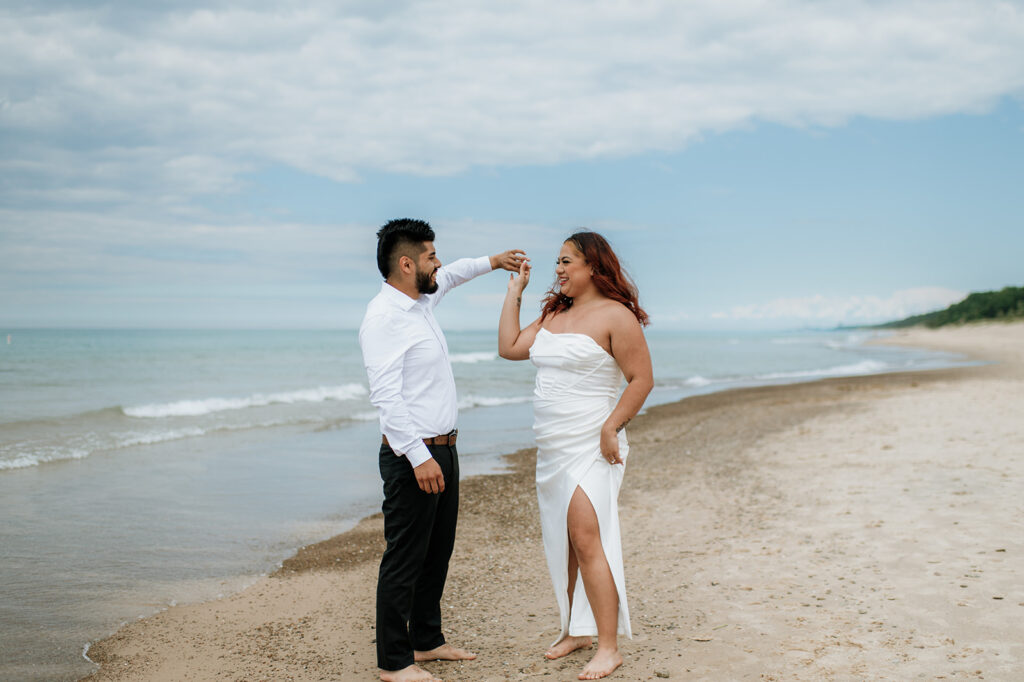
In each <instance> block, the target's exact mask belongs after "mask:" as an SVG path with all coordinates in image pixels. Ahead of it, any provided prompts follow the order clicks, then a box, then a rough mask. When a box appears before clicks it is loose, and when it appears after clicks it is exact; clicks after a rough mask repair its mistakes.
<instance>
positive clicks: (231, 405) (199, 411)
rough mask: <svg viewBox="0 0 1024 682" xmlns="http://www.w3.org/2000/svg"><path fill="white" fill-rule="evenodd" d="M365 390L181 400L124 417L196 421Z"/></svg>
mask: <svg viewBox="0 0 1024 682" xmlns="http://www.w3.org/2000/svg"><path fill="white" fill-rule="evenodd" d="M366 393H367V391H366V387H365V386H363V385H362V384H343V385H341V386H320V387H318V388H309V389H304V390H300V391H285V392H282V393H256V394H255V395H251V396H248V397H246V398H205V399H200V400H179V401H176V402H173V403H155V404H151V405H140V406H137V407H126V408H124V410H123V411H124V413H125V414H126V415H127V416H129V417H140V418H158V417H196V416H199V415H203V414H210V413H212V412H223V411H225V410H244V409H246V408H249V407H263V406H265V405H274V404H282V403H284V404H290V403H321V402H324V401H327V400H352V399H353V398H359V397H362V396H364V395H366Z"/></svg>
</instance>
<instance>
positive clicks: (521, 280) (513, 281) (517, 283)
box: [508, 259, 530, 297]
mask: <svg viewBox="0 0 1024 682" xmlns="http://www.w3.org/2000/svg"><path fill="white" fill-rule="evenodd" d="M529 283H530V261H529V259H523V261H522V262H521V263H520V264H519V274H518V275H517V274H515V273H512V274H511V275H509V276H508V291H509V293H510V294H515V295H516V296H517V297H518V296H522V295H523V290H524V289H525V288H526V285H527V284H529Z"/></svg>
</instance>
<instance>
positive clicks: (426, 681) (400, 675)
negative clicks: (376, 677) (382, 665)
mask: <svg viewBox="0 0 1024 682" xmlns="http://www.w3.org/2000/svg"><path fill="white" fill-rule="evenodd" d="M380 679H382V680H384V682H441V678H440V677H434V676H433V675H431V674H430V673H429V672H427V671H426V670H424V669H423V668H421V667H419V666H418V665H410V666H408V667H407V668H402V669H401V670H381V671H380Z"/></svg>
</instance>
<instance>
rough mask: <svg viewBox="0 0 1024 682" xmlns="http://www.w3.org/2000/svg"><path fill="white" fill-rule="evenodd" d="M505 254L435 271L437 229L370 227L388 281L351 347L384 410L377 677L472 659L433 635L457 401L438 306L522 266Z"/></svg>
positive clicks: (444, 563)
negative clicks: (482, 278)
mask: <svg viewBox="0 0 1024 682" xmlns="http://www.w3.org/2000/svg"><path fill="white" fill-rule="evenodd" d="M524 259H525V254H524V253H523V251H520V250H518V249H513V250H511V251H505V252H504V253H500V254H498V255H495V256H490V257H487V256H484V257H481V258H475V259H474V258H464V259H461V260H457V261H455V262H454V263H452V264H450V265H448V266H446V267H444V268H442V267H441V261H440V260H438V258H437V252H436V251H435V250H434V231H433V230H432V229H431V228H430V225H428V224H427V223H426V222H424V221H422V220H409V219H401V220H392V221H390V222H389V223H387V224H386V225H384V227H382V228H381V229H380V230H379V231H378V232H377V267H378V268H379V269H380V273H381V275H383V276H384V279H385V282H384V284H383V285H382V286H381V291H380V293H379V294H377V296H375V297H374V298H373V300H372V301H370V304H369V305H368V306H367V308H366V316H365V317H364V318H363V324H362V325H361V326H360V328H359V345H360V347H361V348H362V350H363V363H364V364H365V365H366V374H367V377H368V378H369V381H370V402H372V403H373V404H374V406H375V407H376V408H377V410H378V412H379V414H380V427H381V431H382V432H383V439H382V444H381V448H380V475H381V478H382V479H383V481H384V504H383V511H384V538H385V540H386V541H387V548H386V549H385V550H384V556H383V557H382V558H381V562H380V574H379V577H378V580H377V665H378V666H379V667H380V669H381V673H380V678H381V679H382V680H385V682H430V681H434V680H438V678H436V677H434V676H433V675H431V674H430V673H429V672H427V671H426V670H423V669H422V668H420V667H419V666H418V665H416V662H418V661H431V660H438V659H441V660H452V661H457V660H472V659H474V658H476V654H473V653H470V652H468V651H466V650H464V649H459V648H456V647H453V646H452V645H450V644H448V643H446V642H445V638H444V635H443V634H442V633H441V603H440V602H441V594H442V592H443V591H444V583H445V578H446V577H447V575H448V560H449V558H450V557H451V553H452V548H453V547H454V543H455V524H456V517H457V515H458V505H459V460H458V453H457V452H456V449H455V440H456V430H455V421H456V417H457V416H458V408H457V404H456V399H455V378H454V376H453V374H452V368H451V363H450V362H449V360H448V344H447V342H446V341H445V338H444V334H443V333H442V332H441V328H440V327H439V326H438V324H437V321H436V320H435V319H434V312H433V310H434V306H435V305H437V303H438V302H439V301H440V300H441V298H442V297H443V296H444V295H445V294H446V293H448V292H449V291H450V290H451V289H452V288H453V287H456V286H458V285H460V284H462V283H464V282H467V281H469V280H470V279H473V278H474V277H477V276H478V275H481V274H483V273H485V272H490V271H491V270H494V269H496V268H499V267H500V268H503V269H505V270H508V271H511V272H518V271H519V266H520V265H521V264H522V262H523V260H524Z"/></svg>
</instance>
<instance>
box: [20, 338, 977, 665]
mask: <svg viewBox="0 0 1024 682" xmlns="http://www.w3.org/2000/svg"><path fill="white" fill-rule="evenodd" d="M8 334H9V336H8ZM447 336H448V343H449V348H450V350H451V360H452V366H453V369H454V372H455V377H456V383H457V386H458V391H459V404H460V420H459V427H460V438H459V453H460V463H461V467H462V472H463V476H469V475H473V474H486V473H493V472H496V471H500V470H501V467H502V462H501V457H500V456H501V455H502V454H503V453H507V452H511V451H514V450H517V449H519V448H523V447H527V446H529V445H531V440H532V435H531V430H530V424H531V421H532V414H531V406H530V395H531V392H532V387H533V369H532V366H531V365H530V364H529V363H528V362H520V363H513V362H508V361H505V360H501V359H500V358H498V356H497V352H496V336H495V332H493V331H488V332H449V333H448V335H447ZM872 336H873V334H872V333H870V332H861V331H833V332H821V331H798V332H756V333H754V332H742V333H740V332H727V333H726V332H672V331H663V330H658V329H652V330H650V331H649V332H648V334H647V338H648V343H649V345H650V347H651V353H652V359H653V362H654V371H655V384H656V385H655V389H654V391H653V392H652V394H651V397H650V398H649V400H648V403H647V404H648V406H650V405H655V404H659V403H666V402H672V401H675V400H679V399H681V398H684V397H686V396H689V395H695V394H699V393H708V392H712V391H719V390H724V389H728V388H733V387H740V386H750V385H759V384H771V383H791V382H798V381H808V380H813V379H817V378H824V377H829V376H846V375H855V374H875V373H883V372H893V371H904V370H915V369H929V368H938V367H948V366H954V365H957V364H963V363H964V360H963V358H960V357H958V356H953V355H950V354H945V353H939V352H932V351H926V350H916V349H903V348H895V347H888V346H879V345H870V344H867V343H866V342H867V341H869V340H870V339H871V338H872ZM367 396H368V391H367V386H366V376H365V374H364V371H363V367H362V363H361V359H360V354H359V347H358V342H357V338H356V333H355V332H354V331H180V330H177V331H155V330H146V331H125V330H6V331H2V332H0V406H2V407H0V519H2V520H3V522H2V524H0V680H8V679H9V680H75V679H78V678H80V677H82V676H84V675H86V674H88V673H89V672H91V671H92V670H93V668H94V667H93V665H92V664H91V663H90V662H89V661H88V660H87V658H86V649H87V646H88V643H89V642H91V641H95V640H97V639H100V638H102V637H104V636H106V635H108V634H110V633H111V632H113V631H114V630H116V629H117V628H118V627H119V625H121V624H123V623H125V622H127V621H129V620H132V619H135V618H139V617H144V616H146V615H149V614H152V613H154V612H156V611H158V610H161V609H163V608H166V607H167V606H169V605H173V604H176V603H185V602H194V601H199V600H205V599H210V598H215V597H217V596H220V595H224V594H228V593H231V592H235V591H237V590H239V589H242V588H244V587H245V586H246V585H248V584H251V583H252V582H254V581H255V580H256V579H258V578H259V577H260V576H261V575H265V574H267V573H268V572H271V571H273V570H274V569H275V568H276V567H277V566H278V565H279V564H280V562H281V561H282V560H283V559H284V558H286V557H287V556H289V555H290V554H291V553H292V552H293V551H294V550H295V549H297V548H298V547H300V546H302V545H304V544H308V543H310V542H315V541H318V540H322V539H325V538H327V537H330V536H332V535H335V534H337V533H340V532H343V531H344V530H346V529H347V528H349V527H351V526H352V525H353V524H354V523H355V521H357V520H358V519H359V518H361V517H363V516H365V515H367V514H369V513H372V512H375V511H378V510H379V505H380V500H381V498H382V495H381V491H380V479H379V476H378V473H377V462H376V452H377V445H378V443H379V438H380V435H379V430H378V428H377V423H376V415H375V413H374V410H373V407H372V405H370V402H369V399H368V397H367Z"/></svg>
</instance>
